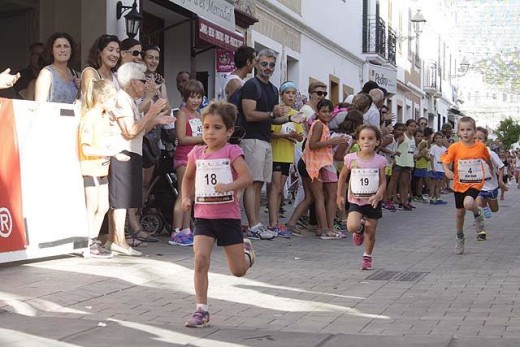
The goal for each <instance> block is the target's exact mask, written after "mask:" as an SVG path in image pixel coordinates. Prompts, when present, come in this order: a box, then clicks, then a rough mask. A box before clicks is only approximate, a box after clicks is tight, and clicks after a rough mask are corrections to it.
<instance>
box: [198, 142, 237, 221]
mask: <svg viewBox="0 0 520 347" xmlns="http://www.w3.org/2000/svg"><path fill="white" fill-rule="evenodd" d="M206 148H207V146H206V145H204V146H195V147H194V148H193V150H192V151H191V152H190V153H189V154H188V163H194V164H195V165H196V164H197V160H212V159H229V160H230V165H231V174H232V177H233V181H234V180H236V179H237V176H238V174H237V172H236V171H235V169H234V168H233V163H234V162H235V160H236V159H237V158H238V157H240V156H242V157H244V151H243V150H242V148H240V147H239V146H238V145H231V144H229V143H227V144H226V145H225V146H224V147H222V148H221V149H219V150H218V151H216V152H214V153H211V154H206V153H205V152H206ZM233 198H234V199H233V201H231V202H221V203H216V204H202V203H197V202H195V218H205V219H240V217H241V216H240V206H239V203H238V196H237V192H233Z"/></svg>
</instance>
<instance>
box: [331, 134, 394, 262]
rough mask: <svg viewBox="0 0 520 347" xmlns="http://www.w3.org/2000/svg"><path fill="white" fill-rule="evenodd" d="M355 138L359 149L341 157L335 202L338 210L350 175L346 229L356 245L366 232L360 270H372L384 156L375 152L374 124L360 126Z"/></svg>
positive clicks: (377, 141) (378, 138) (342, 205)
mask: <svg viewBox="0 0 520 347" xmlns="http://www.w3.org/2000/svg"><path fill="white" fill-rule="evenodd" d="M356 138H357V141H358V143H359V146H360V147H361V149H360V151H359V152H356V153H349V154H347V155H346V156H345V165H344V166H343V169H342V170H341V173H340V175H339V184H338V197H337V205H338V208H339V209H343V208H345V182H346V180H347V177H348V176H349V174H350V180H349V188H348V201H349V203H350V206H349V211H348V218H347V229H348V231H350V232H351V233H353V235H352V236H353V241H354V244H355V245H356V246H360V245H361V244H363V240H364V239H365V235H366V242H365V253H364V254H363V260H362V262H361V270H372V251H373V250H374V244H375V240H376V229H377V221H378V219H380V218H381V217H382V216H383V212H382V210H381V200H382V199H383V196H384V194H385V189H386V178H385V166H386V159H385V157H383V156H381V155H379V154H376V152H375V151H376V148H377V147H378V146H379V144H380V143H381V133H380V132H379V129H377V127H375V126H373V125H369V124H363V125H361V126H360V127H359V128H358V130H357V132H356Z"/></svg>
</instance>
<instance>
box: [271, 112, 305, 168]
mask: <svg viewBox="0 0 520 347" xmlns="http://www.w3.org/2000/svg"><path fill="white" fill-rule="evenodd" d="M297 112H298V111H296V110H294V109H291V111H290V112H289V115H291V116H292V115H294V114H296V113H297ZM291 130H292V131H295V132H297V133H298V134H303V126H302V125H301V124H299V123H295V122H288V123H285V124H279V125H271V133H281V134H287V133H288V132H290V131H291ZM295 145H296V142H293V141H291V140H290V139H271V148H272V150H273V162H275V163H290V164H292V163H293V162H294V146H295Z"/></svg>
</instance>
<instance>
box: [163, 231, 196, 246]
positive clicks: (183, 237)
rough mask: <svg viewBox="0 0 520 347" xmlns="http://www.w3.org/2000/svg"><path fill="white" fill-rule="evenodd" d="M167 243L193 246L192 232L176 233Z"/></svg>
mask: <svg viewBox="0 0 520 347" xmlns="http://www.w3.org/2000/svg"><path fill="white" fill-rule="evenodd" d="M172 236H173V235H172ZM168 243H169V244H170V245H176V246H183V247H188V246H193V233H189V234H184V233H177V235H175V236H173V237H172V238H170V240H169V241H168Z"/></svg>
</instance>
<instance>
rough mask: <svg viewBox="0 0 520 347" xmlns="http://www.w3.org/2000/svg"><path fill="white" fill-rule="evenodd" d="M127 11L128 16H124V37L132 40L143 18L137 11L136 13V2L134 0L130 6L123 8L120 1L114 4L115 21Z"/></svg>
mask: <svg viewBox="0 0 520 347" xmlns="http://www.w3.org/2000/svg"><path fill="white" fill-rule="evenodd" d="M128 10H130V12H128V14H127V15H126V16H125V27H126V35H128V37H130V38H132V39H133V38H134V37H135V36H136V35H137V33H138V32H139V28H140V26H141V22H142V21H143V16H142V15H141V14H140V13H139V11H137V0H134V3H133V4H132V6H124V5H123V3H122V2H121V1H118V2H117V4H116V18H117V20H119V19H121V16H123V13H125V11H128Z"/></svg>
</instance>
